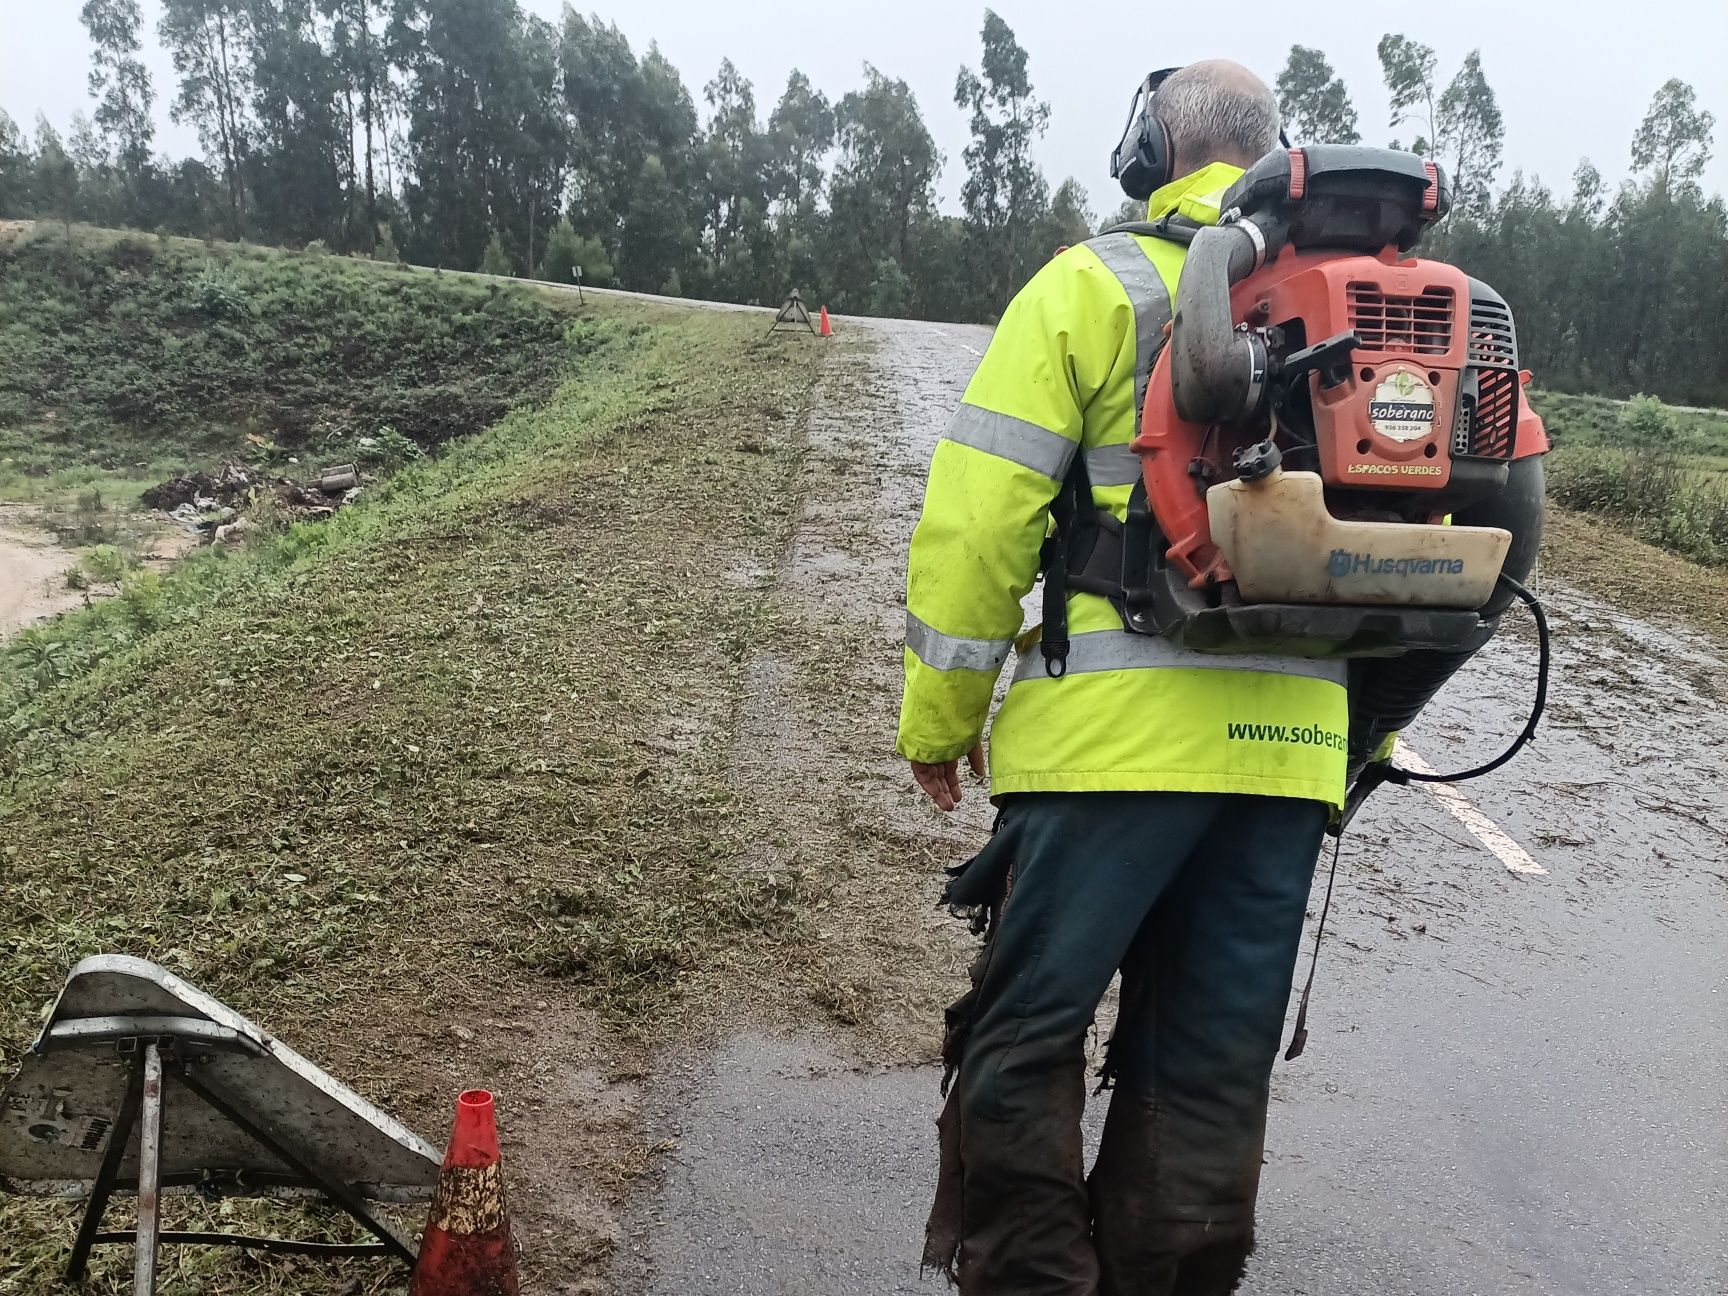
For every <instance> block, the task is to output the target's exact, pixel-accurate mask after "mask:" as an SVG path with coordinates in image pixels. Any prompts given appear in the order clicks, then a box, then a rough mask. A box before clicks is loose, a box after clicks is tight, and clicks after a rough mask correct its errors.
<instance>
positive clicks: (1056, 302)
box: [898, 61, 1347, 1296]
mask: <svg viewBox="0 0 1728 1296" xmlns="http://www.w3.org/2000/svg"><path fill="white" fill-rule="evenodd" d="M1151 84H1152V83H1151V81H1150V80H1149V83H1148V85H1149V86H1150V85H1151ZM1148 99H1149V103H1148V105H1147V108H1146V111H1145V112H1144V113H1143V115H1142V116H1143V121H1142V124H1141V127H1140V130H1141V137H1140V138H1138V139H1134V138H1131V139H1129V140H1126V141H1125V147H1127V148H1128V149H1129V151H1130V153H1131V154H1132V156H1131V157H1130V158H1129V161H1130V162H1131V163H1133V164H1135V165H1140V166H1142V171H1143V172H1144V171H1145V170H1146V168H1150V172H1151V174H1152V175H1153V176H1154V177H1155V179H1156V180H1157V181H1158V182H1159V183H1158V187H1157V188H1156V189H1155V191H1154V192H1152V193H1151V198H1150V202H1149V207H1148V220H1149V221H1153V220H1156V219H1157V218H1159V217H1162V216H1165V215H1166V214H1170V213H1175V214H1176V215H1178V216H1180V217H1182V218H1185V219H1186V220H1188V221H1191V222H1192V221H1198V222H1200V223H1201V224H1211V223H1216V222H1217V221H1218V219H1219V216H1220V213H1219V210H1218V207H1219V201H1220V198H1221V197H1222V195H1223V194H1224V192H1225V190H1226V189H1227V188H1228V187H1229V185H1230V184H1231V183H1232V182H1233V181H1235V180H1236V179H1237V178H1238V177H1239V176H1240V175H1241V174H1242V171H1243V169H1244V168H1245V167H1247V166H1248V165H1250V164H1251V163H1252V162H1254V161H1255V160H1256V159H1258V158H1260V157H1261V156H1262V155H1264V154H1266V153H1267V152H1269V151H1271V150H1272V149H1274V148H1275V147H1277V145H1278V141H1279V138H1280V132H1279V118H1278V108H1277V104H1276V101H1275V100H1274V99H1273V97H1272V94H1271V93H1270V91H1268V89H1267V88H1266V86H1265V85H1264V84H1263V83H1262V82H1261V81H1260V80H1259V79H1258V78H1256V77H1255V76H1254V75H1253V74H1252V73H1250V72H1249V71H1247V70H1246V69H1245V68H1243V67H1240V66H1239V65H1237V64H1234V63H1229V62H1223V61H1212V62H1204V63H1196V64H1193V65H1191V66H1189V67H1187V68H1184V69H1181V70H1178V71H1175V72H1174V73H1173V74H1172V75H1169V76H1168V77H1167V79H1165V80H1164V81H1163V82H1162V83H1161V84H1159V85H1157V86H1156V93H1155V94H1149V95H1148ZM1133 130H1134V128H1133V127H1131V129H1130V134H1131V136H1132V134H1133ZM1119 152H1120V150H1119ZM1124 186H1125V187H1127V183H1126V180H1125V182H1124ZM1184 255H1185V247H1184V245H1183V244H1182V243H1180V242H1176V241H1168V240H1165V239H1161V238H1155V237H1149V236H1144V235H1141V234H1136V233H1128V232H1123V233H1113V234H1107V235H1105V236H1103V237H1100V238H1096V239H1093V240H1092V241H1091V242H1089V243H1086V244H1082V245H1079V246H1076V247H1072V248H1069V249H1068V250H1067V251H1065V252H1063V253H1062V254H1061V255H1060V256H1057V257H1056V258H1054V259H1053V260H1052V261H1051V262H1050V263H1049V264H1047V265H1046V266H1045V267H1044V268H1043V269H1042V270H1040V271H1039V272H1038V274H1037V275H1035V276H1034V277H1033V279H1032V280H1031V282H1030V283H1029V284H1028V285H1027V286H1026V287H1025V288H1024V289H1023V290H1022V291H1021V292H1020V293H1019V295H1018V296H1017V297H1015V299H1014V300H1013V302H1012V303H1011V304H1010V305H1009V307H1008V309H1007V310H1006V312H1005V313H1004V314H1003V317H1002V321H1001V324H1000V325H999V326H998V328H997V330H996V334H995V337H994V339H993V340H992V342H991V344H990V347H989V350H988V351H987V352H986V354H985V355H984V357H983V360H982V362H981V363H980V364H979V366H978V370H977V373H976V374H975V375H974V376H973V378H972V381H971V383H970V385H969V386H968V387H967V389H966V393H965V397H964V399H963V400H962V402H961V404H960V407H959V409H958V411H957V412H956V413H955V414H954V417H953V420H952V422H950V423H949V425H948V427H947V431H946V432H945V434H944V435H943V437H942V438H941V440H940V441H939V442H938V444H937V446H936V449H935V453H934V456H933V458H932V462H931V466H930V476H929V483H928V487H927V492H926V495H925V499H924V507H923V513H922V516H921V518H920V520H919V522H918V526H917V529H916V531H915V532H914V534H913V537H912V546H911V555H910V561H909V576H908V581H907V616H906V649H905V668H906V683H905V695H904V700H903V704H902V709H901V714H900V729H899V740H898V750H899V752H900V754H901V755H902V756H904V757H905V758H906V759H908V760H909V761H910V762H911V766H912V774H913V776H914V778H915V779H916V781H917V784H918V786H919V787H920V788H922V789H923V791H924V792H925V793H927V794H928V796H929V797H930V799H931V800H933V801H934V802H935V804H936V805H937V806H938V807H940V808H941V809H943V810H952V809H953V808H954V807H955V806H956V805H957V804H958V803H959V801H960V799H961V796H962V779H961V774H960V769H959V766H960V762H961V761H962V760H965V761H966V762H967V763H968V764H969V765H970V768H971V770H972V771H973V772H974V773H975V774H979V775H981V774H982V773H983V772H984V767H983V754H982V751H981V747H980V742H981V735H982V733H983V730H984V725H985V721H986V719H987V717H988V712H989V708H990V702H991V697H992V693H993V689H994V686H995V683H996V678H997V675H998V673H999V671H1000V669H1001V667H1002V665H1003V663H1004V662H1005V661H1007V660H1008V659H1009V657H1010V653H1011V650H1014V652H1013V655H1014V659H1015V666H1014V669H1013V679H1012V684H1011V686H1010V688H1009V689H1008V692H1007V696H1006V699H1005V700H1004V702H1003V703H1002V706H1001V708H1000V711H999V712H998V714H997V716H996V720H995V725H994V727H993V729H992V731H991V735H990V771H989V773H990V781H991V793H992V797H993V800H994V801H995V803H996V805H997V806H998V807H999V812H1000V813H999V817H998V821H997V830H996V832H995V834H994V836H993V837H992V839H991V841H990V842H989V844H988V845H987V846H986V848H985V849H984V850H983V851H982V852H981V853H980V854H979V855H977V856H976V857H975V858H974V859H972V860H971V861H970V862H969V863H968V864H966V865H965V866H964V867H963V868H962V869H960V870H958V871H957V874H956V876H955V877H954V878H953V880H952V881H951V883H950V885H949V887H948V890H947V892H946V894H945V899H946V900H947V902H949V903H950V904H953V905H955V906H957V907H959V906H965V907H969V908H971V909H972V910H973V911H974V912H975V913H977V914H979V915H980V916H981V917H982V918H983V919H984V920H985V921H987V924H988V936H987V939H986V943H985V945H984V948H983V950H982V951H981V953H980V954H979V957H978V958H977V960H976V961H975V963H974V965H973V969H972V989H971V991H970V992H969V993H968V994H967V995H966V996H964V997H963V998H962V999H960V1000H959V1001H958V1002H957V1003H955V1004H954V1005H953V1007H951V1008H950V1009H949V1011H948V1033H947V1039H946V1042H945V1048H944V1054H945V1060H946V1061H947V1063H948V1066H949V1068H950V1070H949V1075H950V1077H951V1079H952V1088H951V1089H950V1091H949V1095H948V1103H947V1106H946V1107H945V1109H944V1111H943V1114H942V1118H941V1121H940V1122H939V1128H940V1134H941V1141H942V1168H941V1177H940V1181H939V1186H938V1189H937V1195H936V1203H935V1206H934V1208H933V1210H932V1213H931V1217H930V1223H929V1229H928V1234H927V1238H926V1253H925V1260H926V1262H927V1263H928V1264H930V1265H933V1266H938V1267H941V1268H944V1269H946V1270H947V1272H948V1274H949V1276H950V1277H951V1278H953V1279H954V1280H955V1281H956V1282H957V1283H958V1285H959V1288H960V1291H961V1292H962V1293H963V1294H964V1296H971V1294H972V1293H980V1294H983V1293H988V1296H1022V1294H1025V1296H1031V1294H1032V1293H1038V1294H1039V1296H1043V1294H1045V1293H1049V1294H1050V1296H1055V1294H1056V1293H1062V1294H1063V1296H1069V1294H1072V1296H1080V1294H1082V1293H1103V1294H1104V1296H1172V1294H1175V1293H1180V1294H1181V1296H1210V1294H1212V1293H1226V1292H1230V1291H1233V1290H1235V1288H1236V1286H1237V1284H1238V1282H1239V1280H1240V1277H1241V1274H1242V1270H1243V1266H1244V1263H1245V1261H1246V1258H1247V1256H1248V1252H1249V1249H1250V1247H1251V1245H1252V1242H1253V1221H1254V1203H1255V1197H1256V1194H1257V1191H1258V1187H1259V1179H1260V1167H1261V1160H1262V1156H1263V1153H1264V1145H1265V1125H1266V1109H1267V1097H1268V1086H1269V1083H1270V1075H1271V1069H1272V1063H1273V1059H1274V1056H1275V1054H1276V1052H1277V1048H1278V1042H1279V1035H1280V1031H1281V1028H1282V1023H1283V1019H1284V1013H1285V1010H1286V1008H1287V1006H1288V1002H1289V995H1290V987H1291V979H1292V971H1293V968H1294V965H1295V960H1296V956H1297V947H1298V945H1299V943H1300V940H1301V932H1302V923H1303V918H1304V913H1305V909H1306V905H1307V900H1308V892H1309V886H1310V883H1311V881H1312V878H1313V872H1314V862H1315V859H1316V857H1317V854H1318V850H1319V845H1320V841H1321V837H1322V835H1323V833H1324V831H1325V829H1326V826H1327V823H1328V819H1329V816H1330V814H1331V812H1332V810H1333V809H1334V808H1336V807H1337V806H1339V804H1340V803H1341V801H1342V799H1343V793H1344V781H1345V734H1346V731H1347V702H1346V689H1345V678H1344V673H1343V666H1342V664H1341V663H1335V662H1315V661H1309V660H1304V659H1295V658H1283V657H1276V656H1254V657H1248V658H1241V657H1229V656H1219V655H1206V654H1201V653H1196V652H1191V651H1188V650H1186V649H1182V648H1179V647H1177V646H1175V645H1174V644H1173V643H1172V642H1171V641H1169V640H1167V639H1163V638H1159V637H1156V636H1149V635H1134V634H1129V633H1127V632H1125V631H1124V629H1123V622H1122V620H1121V618H1120V617H1119V615H1118V614H1117V612H1116V610H1115V608H1114V606H1113V605H1112V604H1111V603H1110V602H1109V601H1108V600H1106V599H1105V598H1102V597H1098V596H1096V595H1092V594H1085V593H1072V594H1070V596H1069V598H1068V600H1067V604H1066V606H1067V610H1068V627H1067V635H1068V637H1069V640H1070V643H1069V647H1068V652H1067V654H1066V660H1065V669H1057V668H1056V667H1054V666H1052V665H1050V664H1048V663H1047V662H1046V661H1045V660H1044V659H1043V654H1042V653H1041V652H1040V651H1039V648H1038V646H1037V640H1038V631H1037V630H1033V631H1029V632H1028V633H1027V634H1026V635H1025V636H1024V637H1022V638H1020V639H1019V641H1018V642H1016V635H1017V633H1018V632H1019V630H1020V627H1021V623H1022V609H1021V599H1022V598H1023V597H1024V596H1025V595H1026V594H1027V593H1028V592H1029V591H1030V590H1031V589H1032V588H1033V585H1034V582H1035V580H1036V578H1037V575H1038V572H1039V565H1040V549H1041V547H1042V546H1043V545H1044V542H1045V540H1046V535H1047V532H1048V530H1049V523H1050V516H1051V504H1052V500H1053V499H1054V498H1055V497H1056V495H1057V492H1058V489H1059V487H1060V486H1061V484H1062V483H1063V482H1064V480H1065V479H1067V478H1068V475H1069V473H1070V472H1071V471H1072V468H1073V465H1074V464H1075V463H1076V461H1077V460H1078V461H1080V462H1083V463H1084V466H1085V470H1086V475H1087V478H1088V479H1089V482H1090V487H1091V495H1092V499H1093V501H1094V502H1095V503H1096V505H1098V506H1099V507H1101V508H1107V509H1109V510H1110V511H1111V512H1113V513H1114V514H1115V516H1116V517H1117V518H1118V519H1120V518H1121V517H1122V516H1123V514H1124V511H1125V509H1126V506H1127V503H1128V499H1129V493H1130V488H1131V485H1132V483H1133V482H1134V481H1135V479H1136V478H1137V476H1138V474H1139V471H1140V470H1139V464H1138V459H1137V457H1136V455H1135V454H1134V453H1133V452H1132V451H1131V450H1130V449H1129V441H1130V440H1131V439H1132V438H1133V437H1134V435H1135V432H1136V430H1137V423H1138V413H1139V407H1140V401H1141V399H1142V396H1143V393H1144V390H1145V385H1146V382H1147V376H1148V374H1149V373H1150V370H1151V367H1152V363H1153V359H1154V357H1155V354H1156V351H1157V349H1158V348H1159V347H1160V346H1161V345H1162V343H1163V341H1164V329H1165V326H1166V325H1167V323H1168V322H1169V320H1170V315H1171V305H1170V303H1171V301H1172V300H1173V299H1174V297H1175V293H1176V286H1177V278H1178V275H1179V273H1180V271H1181V268H1182V262H1183V257H1184ZM1118 970H1120V971H1121V973H1122V975H1123V985H1122V994H1121V1002H1120V1010H1119V1013H1118V1017H1117V1020H1116V1024H1115V1028H1114V1031H1113V1034H1112V1035H1111V1037H1110V1040H1109V1043H1108V1047H1107V1051H1106V1056H1105V1065H1104V1068H1103V1070H1104V1073H1105V1083H1107V1084H1111V1085H1113V1087H1114V1092H1113V1093H1112V1096H1111V1099H1110V1108H1109V1113H1108V1117H1107V1120H1106V1123H1105V1127H1104V1134H1103V1142H1102V1146H1101V1148H1100V1151H1099V1154H1098V1158H1097V1161H1096V1164H1095V1166H1094V1168H1093V1170H1092V1173H1091V1176H1090V1179H1089V1180H1088V1179H1087V1178H1086V1174H1085V1163H1084V1154H1083V1150H1082V1143H1081V1132H1080V1117H1081V1112H1082V1108H1083V1106H1084V1102H1085V1087H1086V1074H1085V1068H1086V1063H1085V1050H1086V1041H1087V1037H1088V1032H1089V1028H1090V1026H1091V1025H1092V1022H1093V1018H1094V1014H1095V1013H1096V1011H1097V1009H1098V1006H1099V1004H1100V1002H1101V1000H1102V999H1103V996H1104V994H1105V992H1106V990H1107V989H1108V987H1109V985H1110V982H1111V978H1112V977H1113V976H1114V975H1115V974H1116V973H1117V971H1118ZM945 1083H946V1082H945Z"/></svg>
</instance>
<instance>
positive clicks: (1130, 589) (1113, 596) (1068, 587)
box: [1039, 454, 1157, 679]
mask: <svg viewBox="0 0 1728 1296" xmlns="http://www.w3.org/2000/svg"><path fill="white" fill-rule="evenodd" d="M1050 517H1051V519H1052V521H1054V523H1055V527H1054V529H1053V530H1052V531H1051V533H1050V535H1049V536H1048V537H1046V539H1045V541H1044V547H1043V549H1041V550H1040V551H1039V566H1040V570H1041V571H1042V573H1043V576H1044V601H1043V620H1044V629H1043V632H1042V636H1041V638H1040V640H1039V649H1040V651H1041V652H1042V653H1043V655H1044V670H1045V673H1046V674H1048V675H1049V676H1050V678H1052V679H1060V678H1061V677H1062V676H1063V675H1064V674H1066V673H1067V670H1068V649H1069V642H1070V641H1069V638H1068V594H1069V592H1070V591H1072V590H1078V591H1080V592H1081V593H1083V594H1097V595H1099V596H1101V597H1103V598H1106V599H1109V600H1110V602H1111V604H1112V605H1114V606H1115V608H1116V611H1117V612H1118V613H1120V614H1121V616H1122V623H1123V625H1124V626H1125V627H1127V628H1129V629H1133V627H1134V622H1133V621H1132V620H1131V619H1130V618H1129V616H1128V607H1129V606H1130V605H1132V604H1140V603H1143V602H1145V601H1147V600H1148V598H1149V595H1148V593H1147V591H1146V589H1145V586H1146V584H1147V581H1148V579H1149V578H1150V575H1151V566H1152V549H1153V539H1154V536H1155V535H1156V532H1157V522H1156V521H1155V520H1154V518H1153V516H1152V509H1151V506H1150V504H1149V503H1148V502H1147V498H1146V483H1145V482H1144V481H1143V480H1141V481H1136V482H1135V483H1134V489H1133V491H1132V493H1131V494H1130V495H1129V497H1128V512H1127V519H1126V521H1121V520H1118V519H1117V517H1116V515H1115V514H1114V513H1112V512H1111V511H1110V510H1109V509H1104V508H1099V507H1098V506H1097V505H1095V504H1094V503H1093V502H1092V479H1091V476H1090V474H1089V473H1088V472H1087V471H1086V456H1085V455H1083V454H1076V455H1075V456H1074V462H1073V463H1072V464H1071V465H1070V466H1069V468H1068V472H1067V474H1066V475H1065V476H1064V477H1063V478H1062V485H1061V487H1060V489H1058V490H1057V492H1056V498H1055V499H1054V500H1052V501H1051V504H1050ZM1131 560H1135V561H1131Z"/></svg>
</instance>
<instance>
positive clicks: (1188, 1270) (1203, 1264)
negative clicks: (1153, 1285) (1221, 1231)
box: [1170, 1235, 1254, 1296]
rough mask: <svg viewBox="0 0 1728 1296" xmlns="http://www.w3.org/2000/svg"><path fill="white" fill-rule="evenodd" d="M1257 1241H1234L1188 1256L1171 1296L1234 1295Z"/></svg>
mask: <svg viewBox="0 0 1728 1296" xmlns="http://www.w3.org/2000/svg"><path fill="white" fill-rule="evenodd" d="M1253 1249H1254V1238H1253V1236H1252V1235H1249V1236H1248V1237H1245V1238H1243V1237H1237V1238H1232V1239H1230V1240H1229V1241H1226V1242H1219V1243H1216V1244H1215V1245H1212V1246H1208V1247H1204V1248H1202V1249H1201V1250H1199V1251H1196V1252H1194V1253H1193V1254H1192V1255H1189V1256H1185V1257H1184V1258H1183V1260H1182V1266H1181V1268H1180V1270H1178V1272H1177V1274H1176V1285H1175V1286H1174V1287H1172V1288H1171V1289H1170V1296H1230V1293H1231V1292H1233V1291H1235V1290H1236V1288H1237V1287H1238V1286H1239V1285H1240V1284H1241V1282H1242V1273H1243V1270H1244V1269H1245V1268H1246V1267H1247V1264H1248V1253H1249V1252H1250V1251H1252V1250H1253Z"/></svg>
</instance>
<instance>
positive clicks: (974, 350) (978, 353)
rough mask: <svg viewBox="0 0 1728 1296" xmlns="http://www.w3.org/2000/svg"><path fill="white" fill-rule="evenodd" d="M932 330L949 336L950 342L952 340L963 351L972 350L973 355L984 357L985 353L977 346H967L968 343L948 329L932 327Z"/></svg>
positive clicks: (943, 335) (946, 336)
mask: <svg viewBox="0 0 1728 1296" xmlns="http://www.w3.org/2000/svg"><path fill="white" fill-rule="evenodd" d="M931 331H932V332H934V333H937V334H939V335H940V336H942V337H945V338H947V339H948V340H949V341H950V342H952V343H953V344H954V345H955V346H957V347H959V348H960V349H961V350H962V351H970V352H971V353H972V354H973V355H975V356H979V357H982V356H983V354H984V353H983V352H982V351H980V350H979V349H978V348H977V347H975V346H967V345H966V343H964V342H962V341H960V340H959V339H958V338H956V337H955V336H954V335H953V334H952V333H950V332H948V330H947V329H932V330H931Z"/></svg>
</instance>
